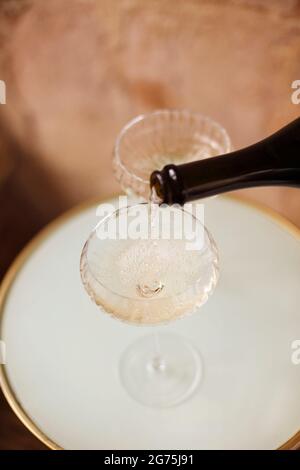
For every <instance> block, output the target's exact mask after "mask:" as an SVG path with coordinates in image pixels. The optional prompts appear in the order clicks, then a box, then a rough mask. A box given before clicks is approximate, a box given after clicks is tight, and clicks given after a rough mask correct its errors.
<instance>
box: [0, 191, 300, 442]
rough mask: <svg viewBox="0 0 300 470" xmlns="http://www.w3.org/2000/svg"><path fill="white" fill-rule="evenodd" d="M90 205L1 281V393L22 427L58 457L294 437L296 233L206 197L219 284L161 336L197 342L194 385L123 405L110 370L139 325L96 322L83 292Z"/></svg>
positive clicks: (45, 236) (297, 405)
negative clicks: (178, 400)
mask: <svg viewBox="0 0 300 470" xmlns="http://www.w3.org/2000/svg"><path fill="white" fill-rule="evenodd" d="M95 208H96V206H95V205H91V206H90V207H86V208H85V209H82V210H77V211H75V212H73V215H70V216H69V217H64V218H62V219H60V221H58V222H56V223H55V225H54V226H52V228H51V227H50V228H47V229H46V230H45V231H44V232H43V233H42V234H41V235H39V236H38V238H37V239H36V240H35V241H33V243H32V244H31V245H30V246H29V247H28V248H27V249H26V250H25V252H24V253H23V254H22V255H21V257H20V258H19V259H18V260H17V261H16V263H15V264H14V265H13V267H12V269H11V271H10V272H9V273H8V276H7V277H6V279H5V281H4V283H3V285H2V291H1V292H2V294H1V301H0V310H1V323H0V327H1V331H0V339H1V340H2V341H4V342H5V344H6V358H7V362H6V365H4V366H1V369H0V371H1V373H0V378H1V385H2V388H3V390H4V393H5V395H6V397H7V398H8V400H9V402H10V404H11V406H12V408H13V409H14V411H15V412H16V414H17V415H18V416H19V417H20V418H21V420H22V421H23V422H24V424H25V425H26V426H27V427H29V429H31V431H32V432H34V434H36V435H37V436H38V437H39V438H40V439H41V440H43V441H44V442H45V443H46V444H47V445H49V447H51V448H65V449H166V448H167V449H203V448H204V449H230V448H233V449H248V448H250V449H274V448H278V447H280V446H282V445H283V444H284V443H286V441H288V440H289V439H291V438H292V436H295V434H296V433H297V432H298V431H299V429H300V401H299V396H300V395H299V394H300V364H299V365H295V364H293V363H292V360H291V356H292V352H293V351H292V349H291V345H292V342H293V341H294V340H297V339H300V308H299V306H300V289H299V280H300V235H299V233H300V232H298V231H297V229H293V228H292V227H291V225H289V223H288V222H287V223H284V222H283V221H282V220H281V219H279V218H278V219H277V220H275V219H272V218H271V217H268V216H267V214H266V213H264V212H261V211H259V210H257V209H255V208H253V207H251V206H249V205H247V204H244V203H240V202H238V201H237V200H234V199H229V198H223V197H219V198H215V199H210V200H208V201H207V203H206V208H205V223H206V225H207V226H208V228H209V229H210V231H211V232H212V234H213V236H214V238H215V240H216V242H217V245H218V247H219V250H220V259H221V276H220V281H219V284H218V286H217V289H216V291H215V293H214V295H213V296H212V298H211V299H210V300H209V301H208V303H207V304H205V306H204V307H202V309H201V310H200V311H199V313H197V314H195V315H193V316H191V317H188V318H186V319H183V320H179V321H177V322H174V323H171V324H169V325H168V326H164V327H161V329H164V330H168V331H174V332H176V333H177V334H179V335H181V336H183V337H184V338H187V339H189V340H190V341H192V342H193V344H195V345H196V346H197V348H198V349H199V351H200V352H201V355H202V359H203V364H204V378H203V381H202V384H201V386H200V388H199V390H198V392H197V393H196V394H195V395H194V396H193V397H192V398H191V399H190V400H188V401H187V402H185V403H182V404H181V405H179V406H174V407H171V408H168V409H160V410H159V409H152V408H149V407H146V406H143V405H141V404H139V403H137V402H135V401H134V400H133V399H132V398H130V397H129V396H128V395H127V393H126V391H125V390H124V389H123V388H122V386H121V383H120V380H119V376H118V373H117V370H118V363H119V358H120V356H121V354H122V351H124V350H125V349H126V347H127V346H128V345H129V344H130V343H131V342H132V341H134V340H135V339H136V338H138V337H140V336H143V335H146V334H149V333H150V332H149V328H147V327H135V326H131V325H126V324H123V323H122V322H118V321H116V320H114V319H112V318H110V317H108V316H107V315H104V314H103V313H101V312H100V311H99V310H98V308H97V307H96V305H94V304H93V303H92V302H91V300H90V299H89V298H88V296H87V294H86V292H85V290H84V288H83V286H82V285H81V280H80V274H79V257H80V252H81V249H82V246H83V243H84V241H85V240H86V238H87V236H88V235H89V232H90V231H91V229H92V228H93V227H94V225H95V224H96V222H97V217H96V214H95ZM299 441H300V435H298V436H295V437H294V438H293V439H292V440H291V441H290V442H289V443H288V444H287V446H288V447H294V446H296V445H297V442H299Z"/></svg>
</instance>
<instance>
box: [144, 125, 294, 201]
mask: <svg viewBox="0 0 300 470" xmlns="http://www.w3.org/2000/svg"><path fill="white" fill-rule="evenodd" d="M150 184H151V186H154V187H155V190H156V192H157V194H158V195H159V196H160V198H161V199H162V200H163V202H165V203H168V204H173V203H179V204H184V203H185V202H188V201H192V200H195V199H201V198H205V197H208V196H213V195H216V194H220V193H224V192H228V191H234V190H237V189H243V188H251V187H256V186H292V187H300V118H298V119H296V120H295V121H293V122H292V123H290V124H288V125H287V126H285V127H284V128H282V129H281V130H279V131H278V132H276V133H275V134H273V135H271V136H270V137H268V138H266V139H264V140H262V141H260V142H258V143H256V144H254V145H251V146H249V147H246V148H244V149H241V150H237V151H235V152H231V153H228V154H225V155H220V156H217V157H213V158H208V159H204V160H200V161H197V162H191V163H185V164H183V165H167V166H165V167H164V168H163V169H162V170H161V171H156V172H153V173H152V175H151V179H150Z"/></svg>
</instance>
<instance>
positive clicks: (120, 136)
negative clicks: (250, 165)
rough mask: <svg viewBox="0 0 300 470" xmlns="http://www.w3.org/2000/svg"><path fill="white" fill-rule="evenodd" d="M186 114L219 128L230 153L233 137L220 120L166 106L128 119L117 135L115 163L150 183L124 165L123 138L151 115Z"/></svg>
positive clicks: (137, 179)
mask: <svg viewBox="0 0 300 470" xmlns="http://www.w3.org/2000/svg"><path fill="white" fill-rule="evenodd" d="M173 113H174V114H183V115H184V114H186V115H189V116H194V117H197V118H199V119H202V120H203V121H206V122H208V123H210V124H212V125H213V126H214V127H215V128H217V129H218V130H219V131H220V133H221V134H222V135H223V137H224V140H225V151H224V154H225V153H228V152H230V150H231V148H232V144H231V139H230V137H229V134H228V132H227V131H226V129H225V128H224V127H223V126H222V125H221V124H220V123H219V122H218V121H215V120H214V119H213V118H211V117H210V116H206V115H205V114H202V113H200V112H197V111H191V110H189V109H187V108H182V109H179V108H165V109H163V108H162V109H156V110H155V111H152V112H149V113H143V114H139V115H138V116H135V117H134V118H133V119H131V120H130V121H128V122H127V123H126V124H125V125H124V126H123V127H122V129H121V131H120V132H119V134H118V135H117V138H116V141H115V145H114V162H115V164H117V165H118V166H119V167H120V168H121V169H122V171H123V172H124V173H126V174H127V175H128V176H129V177H130V178H134V179H135V180H136V181H138V182H139V183H143V184H148V183H149V181H148V180H144V179H143V178H141V177H140V176H138V175H137V174H136V173H134V172H132V171H130V170H129V169H128V167H127V166H126V165H124V163H123V160H122V158H121V150H120V149H121V144H122V140H123V138H124V136H125V135H126V134H127V132H128V131H129V130H130V129H132V128H133V127H134V126H135V125H136V124H138V123H139V122H141V121H145V120H147V119H149V118H150V117H151V116H158V115H164V114H165V115H166V114H173Z"/></svg>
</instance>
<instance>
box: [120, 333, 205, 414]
mask: <svg viewBox="0 0 300 470" xmlns="http://www.w3.org/2000/svg"><path fill="white" fill-rule="evenodd" d="M120 377H121V381H122V383H123V386H124V387H125V389H126V390H127V392H128V393H129V395H130V396H131V397H132V398H134V399H135V400H137V401H138V402H140V403H142V404H144V405H147V406H152V407H158V408H164V407H170V406H174V405H178V404H179V403H182V402H183V401H185V400H187V398H189V397H190V396H191V395H192V394H193V392H194V391H195V390H196V388H197V387H198V385H199V383H200V380H201V377H202V361H201V357H200V355H199V353H198V351H197V350H196V349H195V348H194V347H193V346H192V345H191V344H190V343H189V342H188V341H186V340H185V339H183V338H181V337H180V336H177V335H175V334H171V333H169V334H166V333H163V334H161V333H159V334H158V333H154V334H152V335H148V336H146V337H142V338H139V339H138V340H137V341H135V342H134V343H133V344H131V345H130V346H129V347H128V349H127V350H126V351H125V352H124V354H123V356H122V357H121V361H120Z"/></svg>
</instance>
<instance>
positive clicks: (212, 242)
mask: <svg viewBox="0 0 300 470" xmlns="http://www.w3.org/2000/svg"><path fill="white" fill-rule="evenodd" d="M149 205H151V203H149V202H139V203H137V204H133V205H130V206H124V207H120V208H118V209H116V210H115V211H114V212H112V213H111V214H108V215H106V216H105V217H103V219H101V220H100V221H99V222H98V223H97V225H96V226H95V227H94V229H93V230H92V232H91V233H90V235H89V237H88V239H87V240H86V242H85V244H84V246H83V248H82V252H81V256H80V273H81V278H82V282H83V284H84V285H85V284H86V283H85V280H84V278H83V275H82V269H81V267H82V265H83V263H84V261H86V265H87V266H88V271H89V273H90V275H91V276H92V278H93V279H94V281H95V282H96V283H97V284H99V285H100V286H101V287H102V288H103V289H105V290H107V291H109V292H110V293H112V294H113V295H116V296H118V297H120V298H123V299H126V300H133V301H135V302H149V301H150V302H155V301H162V300H169V299H176V298H177V297H181V296H182V295H185V294H186V293H188V292H189V291H190V290H192V289H194V288H195V286H196V285H197V282H198V281H199V278H197V280H196V281H195V283H193V285H191V286H189V287H188V288H187V289H186V290H185V291H183V292H179V293H176V294H174V295H168V296H165V297H158V298H156V297H153V298H151V297H150V298H138V297H133V296H130V295H124V294H120V293H118V292H115V291H114V290H113V289H111V288H110V287H107V286H106V285H105V284H103V283H102V282H101V281H100V280H99V279H97V278H96V277H95V275H94V273H93V271H92V270H91V269H90V267H89V261H88V256H87V253H88V250H87V248H88V244H89V242H90V241H91V240H92V238H93V237H94V236H95V234H96V232H97V230H98V228H99V227H100V226H101V225H102V224H103V223H104V222H105V221H106V220H107V219H109V218H111V217H116V216H117V214H118V213H119V212H121V211H122V210H126V211H127V212H128V210H129V209H131V208H134V207H137V206H149ZM178 210H181V211H182V212H184V213H185V214H188V216H191V217H192V218H194V219H195V220H196V222H197V223H199V224H200V225H201V226H202V227H203V229H204V233H205V235H206V236H207V238H208V240H209V244H210V246H215V247H216V256H217V260H218V261H219V252H218V248H217V244H216V242H215V240H214V238H213V236H212V235H211V233H210V231H209V230H208V229H207V228H206V226H205V225H204V224H203V223H202V222H201V220H199V219H198V218H197V217H195V216H194V214H191V212H189V211H187V210H185V209H183V208H182V207H178Z"/></svg>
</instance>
